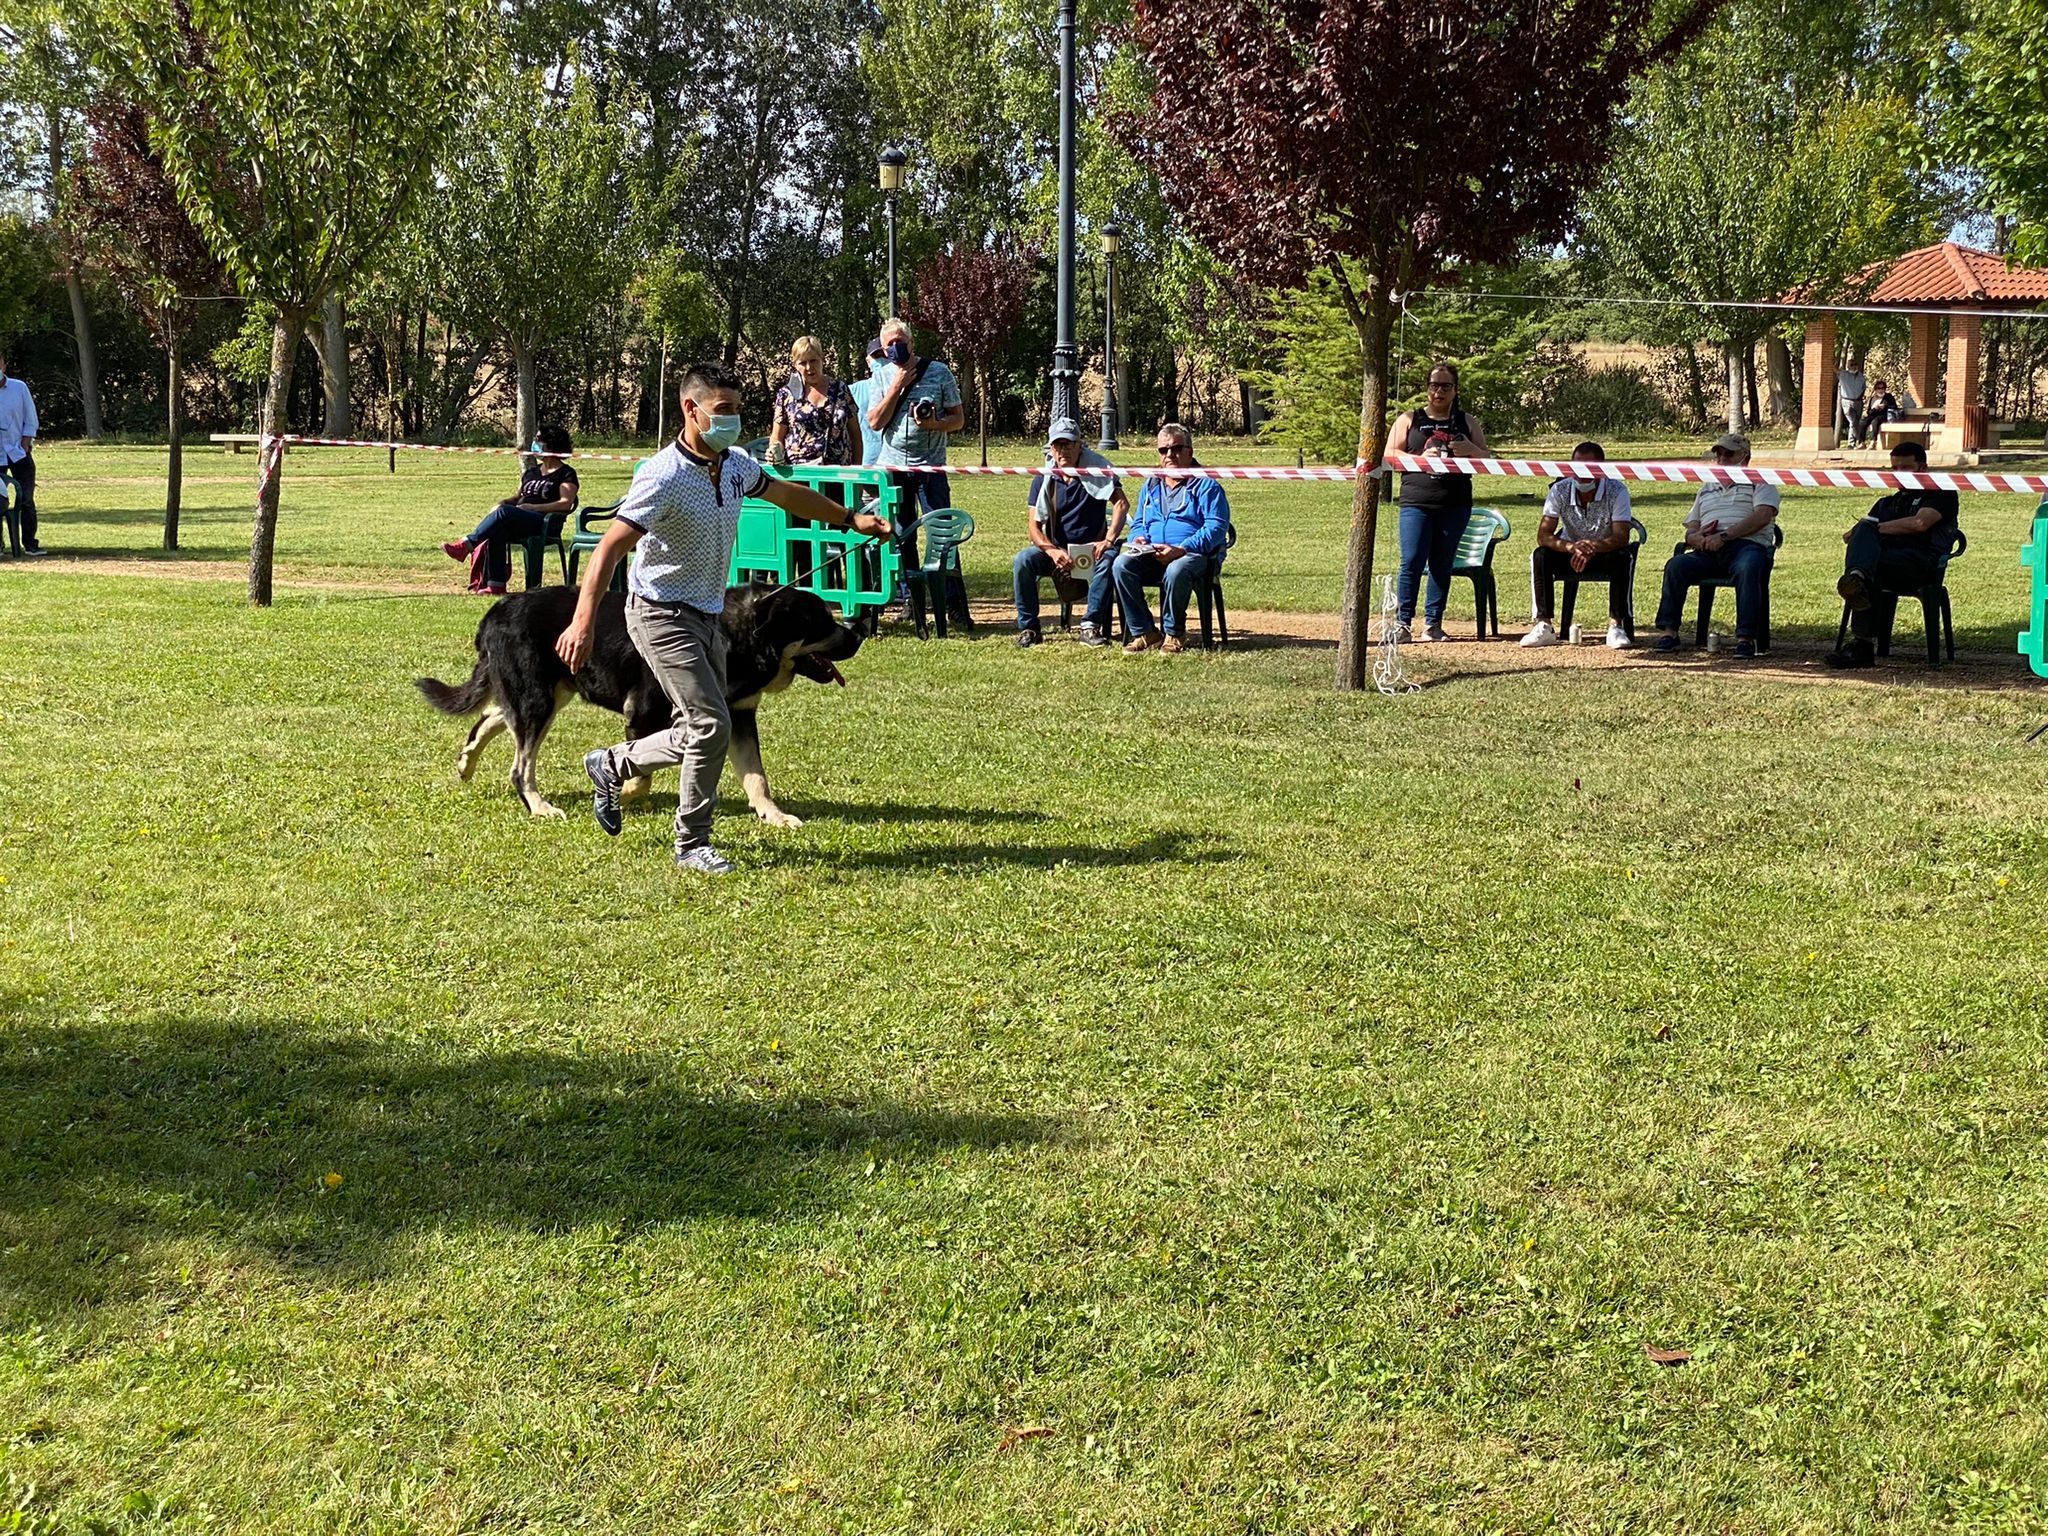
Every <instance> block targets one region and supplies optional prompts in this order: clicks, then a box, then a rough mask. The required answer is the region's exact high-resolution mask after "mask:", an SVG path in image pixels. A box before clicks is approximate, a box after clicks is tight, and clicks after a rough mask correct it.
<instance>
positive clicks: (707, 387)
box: [678, 363, 740, 399]
mask: <svg viewBox="0 0 2048 1536" xmlns="http://www.w3.org/2000/svg"><path fill="white" fill-rule="evenodd" d="M721 389H729V390H731V391H733V392H734V393H735V394H737V393H738V392H739V389H740V379H739V375H738V374H736V373H734V372H733V371H732V370H731V369H730V368H727V367H725V366H724V365H723V364H721V363H692V364H690V366H689V368H688V369H687V370H686V371H685V372H684V374H683V383H682V388H681V389H680V390H679V391H678V393H679V394H681V395H683V396H686V397H695V398H698V399H702V398H703V397H704V396H705V395H708V394H711V393H712V392H713V391H714V390H721Z"/></svg>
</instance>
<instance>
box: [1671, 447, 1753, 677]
mask: <svg viewBox="0 0 2048 1536" xmlns="http://www.w3.org/2000/svg"><path fill="white" fill-rule="evenodd" d="M1708 452H1709V454H1710V455H1711V456H1712V459H1713V462H1714V463H1716V464H1719V465H1721V466H1722V467H1723V468H1732V467H1733V466H1735V465H1738V464H1747V463H1748V462H1749V439H1748V438H1746V437H1744V436H1743V435H1742V434H1741V433H1739V432H1729V433H1725V434H1723V435H1722V436H1721V437H1719V438H1716V439H1715V441H1714V446H1713V447H1712V448H1711V449H1709V450H1708ZM1777 519H1778V488H1777V487H1776V486H1775V485H1723V484H1712V485H1703V486H1701V487H1700V489H1699V494H1698V495H1696V496H1694V497H1693V499H1692V510H1691V511H1690V512H1688V513H1686V515H1685V548H1684V549H1682V550H1680V551H1679V552H1678V553H1677V554H1675V555H1673V556H1672V557H1671V559H1670V560H1669V562H1667V563H1666V565H1665V567H1664V595H1663V596H1662V597H1661V598H1660V599H1659V600H1658V603H1657V638H1656V639H1655V640H1654V641H1652V642H1651V644H1650V648H1651V649H1652V650H1656V651H1675V650H1677V649H1678V644H1679V641H1678V627H1679V625H1680V624H1681V623H1682V622H1683V621H1684V619H1685V594H1686V592H1687V590H1688V589H1690V588H1692V587H1696V586H1698V585H1699V584H1700V583H1701V582H1703V581H1712V582H1727V583H1728V584H1729V585H1730V586H1732V587H1734V588H1735V652H1734V654H1735V655H1736V656H1738V657H1742V658H1748V657H1752V656H1754V655H1756V647H1757V641H1758V640H1760V639H1761V638H1763V629H1764V600H1765V596H1766V594H1767V593H1768V592H1769V590H1770V581H1771V554H1772V551H1773V550H1775V549H1776V548H1777V535H1776V533H1775V531H1774V530H1773V529H1772V527H1771V524H1772V523H1774V522H1776V521H1777Z"/></svg>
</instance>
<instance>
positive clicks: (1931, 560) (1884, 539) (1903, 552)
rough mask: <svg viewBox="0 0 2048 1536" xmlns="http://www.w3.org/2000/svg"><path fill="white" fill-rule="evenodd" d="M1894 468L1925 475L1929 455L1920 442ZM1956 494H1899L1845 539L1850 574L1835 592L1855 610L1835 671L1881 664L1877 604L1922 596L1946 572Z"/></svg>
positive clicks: (1899, 454) (1898, 454)
mask: <svg viewBox="0 0 2048 1536" xmlns="http://www.w3.org/2000/svg"><path fill="white" fill-rule="evenodd" d="M1892 468H1893V469H1895V470H1905V471H1908V472H1916V473H1923V474H1924V473H1925V472H1926V469H1927V450H1926V448H1925V447H1923V446H1922V445H1921V444H1919V443H1900V444H1899V445H1898V446H1897V447H1896V448H1894V449H1892ZM1956 513H1957V503H1956V493H1955V492H1954V491H1941V490H1924V491H1905V490H1900V491H1893V492H1892V493H1891V495H1889V496H1886V497H1884V498H1882V499H1881V500H1879V502H1878V503H1877V505H1876V506H1874V507H1872V508H1871V509H1870V514H1869V516H1867V517H1864V518H1862V519H1861V520H1859V521H1858V522H1856V523H1855V524H1853V525H1852V526H1851V527H1850V529H1849V531H1848V532H1847V533H1845V534H1843V535H1842V542H1843V543H1845V544H1847V545H1848V546H1849V553H1848V557H1847V559H1846V560H1845V561H1844V564H1845V565H1846V566H1847V569H1846V570H1845V571H1844V572H1843V573H1842V579H1841V580H1840V581H1838V582H1837V583H1835V588H1836V590H1837V591H1839V592H1840V593H1841V594H1842V598H1843V601H1845V602H1846V603H1848V605H1849V633H1850V635H1851V636H1852V637H1853V638H1852V639H1851V640H1850V641H1849V645H1848V648H1847V649H1846V650H1840V651H1831V652H1830V653H1829V654H1828V656H1827V663H1828V665H1829V666H1831V667H1872V666H1875V665H1877V617H1878V602H1877V599H1878V598H1879V597H1880V596H1881V595H1882V594H1884V593H1888V592H1889V593H1899V592H1917V591H1919V589H1920V588H1922V587H1924V586H1926V585H1927V584H1928V583H1929V582H1930V581H1932V580H1934V578H1935V577H1936V575H1938V574H1939V573H1940V570H1941V557H1942V556H1943V555H1945V554H1947V553H1948V550H1949V547H1950V546H1951V545H1952V544H1954V543H1955V536H1956Z"/></svg>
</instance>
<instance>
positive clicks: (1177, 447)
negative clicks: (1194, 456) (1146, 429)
mask: <svg viewBox="0 0 2048 1536" xmlns="http://www.w3.org/2000/svg"><path fill="white" fill-rule="evenodd" d="M1157 447H1158V449H1159V451H1160V452H1161V453H1186V452H1187V451H1188V445H1187V444H1186V443H1160V444H1158V445H1157Z"/></svg>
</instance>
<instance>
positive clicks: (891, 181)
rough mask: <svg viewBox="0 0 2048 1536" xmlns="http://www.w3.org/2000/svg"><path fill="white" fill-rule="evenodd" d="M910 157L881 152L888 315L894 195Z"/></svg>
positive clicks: (892, 302) (892, 305) (892, 289)
mask: <svg viewBox="0 0 2048 1536" xmlns="http://www.w3.org/2000/svg"><path fill="white" fill-rule="evenodd" d="M909 158H910V157H909V156H908V155H906V154H904V153H903V151H902V150H900V149H895V148H889V149H885V150H883V151H882V159H881V165H880V167H879V169H880V178H881V185H882V203H883V209H884V217H885V218H886V219H887V221H888V225H889V313H890V314H891V315H893V314H895V313H896V194H897V193H898V192H901V191H902V190H903V164H904V162H905V161H906V160H908V159H909Z"/></svg>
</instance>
